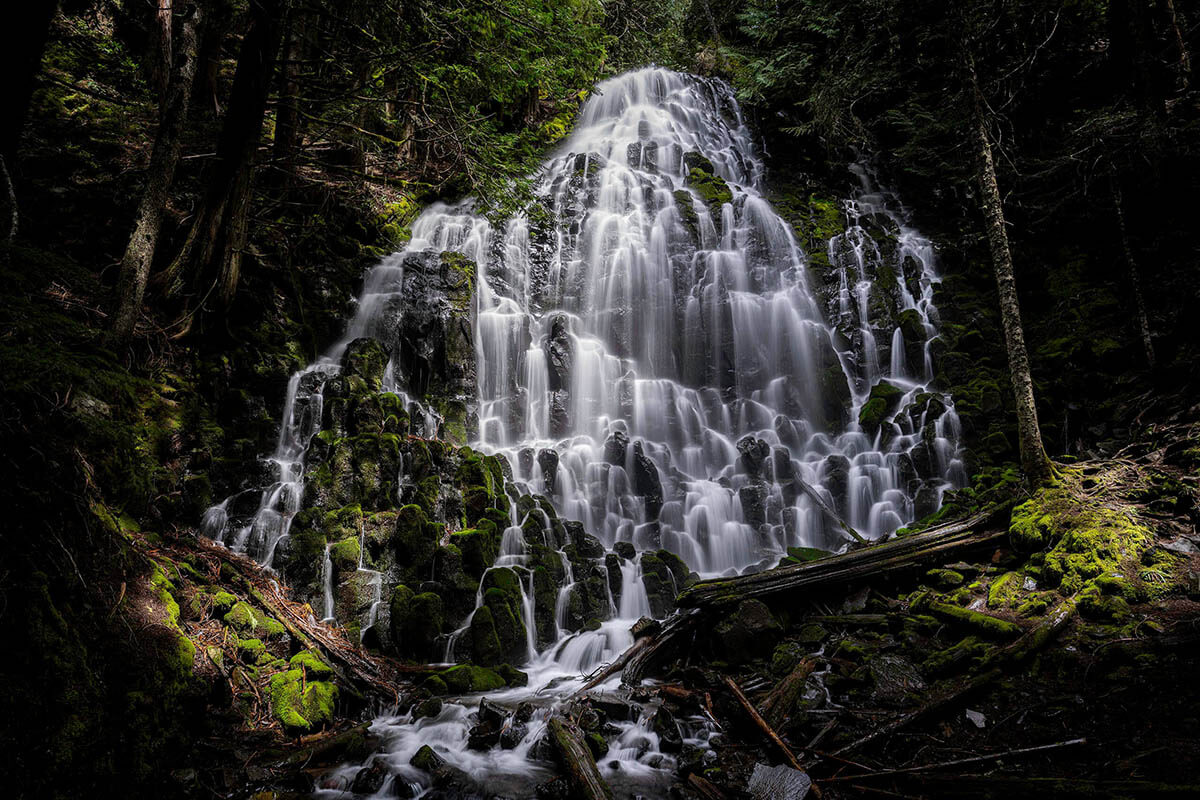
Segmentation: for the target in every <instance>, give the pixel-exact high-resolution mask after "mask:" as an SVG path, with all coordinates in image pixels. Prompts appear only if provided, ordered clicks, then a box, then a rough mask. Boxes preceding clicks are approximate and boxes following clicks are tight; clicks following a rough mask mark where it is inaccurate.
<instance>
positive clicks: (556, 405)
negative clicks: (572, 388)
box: [550, 389, 571, 436]
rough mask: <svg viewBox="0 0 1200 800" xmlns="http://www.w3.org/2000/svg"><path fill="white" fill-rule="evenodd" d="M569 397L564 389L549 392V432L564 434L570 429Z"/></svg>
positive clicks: (557, 434)
mask: <svg viewBox="0 0 1200 800" xmlns="http://www.w3.org/2000/svg"><path fill="white" fill-rule="evenodd" d="M569 402H570V400H569V397H568V396H567V390H566V389H556V390H554V391H552V392H550V432H551V433H553V434H554V435H555V436H564V435H566V433H567V432H568V431H570V429H571V414H570V410H569V409H570V406H569Z"/></svg>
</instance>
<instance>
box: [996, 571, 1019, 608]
mask: <svg viewBox="0 0 1200 800" xmlns="http://www.w3.org/2000/svg"><path fill="white" fill-rule="evenodd" d="M1024 580H1025V579H1024V578H1023V577H1022V576H1021V574H1020V573H1018V572H1006V573H1004V574H1003V575H1001V576H999V577H998V578H994V579H993V580H992V582H991V584H990V585H989V586H988V599H987V604H988V608H997V609H999V608H1008V607H1009V606H1011V605H1012V604H1013V601H1014V600H1016V599H1017V594H1018V593H1019V592H1020V591H1021V586H1022V584H1023V583H1024Z"/></svg>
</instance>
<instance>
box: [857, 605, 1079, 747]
mask: <svg viewBox="0 0 1200 800" xmlns="http://www.w3.org/2000/svg"><path fill="white" fill-rule="evenodd" d="M1074 615H1075V603H1074V602H1072V601H1070V600H1064V601H1063V602H1061V603H1059V604H1058V605H1057V606H1055V608H1054V610H1053V611H1051V612H1050V613H1049V614H1047V615H1046V616H1045V617H1044V618H1043V619H1042V620H1041V622H1039V623H1038V624H1037V625H1036V626H1035V627H1033V628H1031V629H1030V630H1029V631H1027V632H1026V633H1025V634H1024V635H1023V636H1022V637H1021V638H1020V639H1017V641H1015V642H1013V643H1012V644H1009V645H1007V646H1005V647H1002V648H1000V649H999V650H997V651H996V652H994V653H993V654H992V655H991V656H989V657H988V658H987V659H985V660H984V662H983V663H982V664H981V665H980V669H982V670H986V671H985V672H982V673H980V674H979V675H976V676H974V677H972V678H968V679H967V680H965V681H961V682H959V683H956V684H953V685H951V686H949V687H946V688H944V689H942V690H941V691H935V692H934V693H933V696H932V697H931V698H930V699H929V700H928V701H926V702H925V703H924V704H923V705H922V706H921V707H920V708H917V709H916V710H914V711H910V712H909V713H907V714H904V715H903V716H900V717H897V718H896V719H894V720H892V721H891V722H889V723H887V724H886V725H881V726H879V727H878V728H876V729H875V730H873V731H872V732H871V733H869V734H867V735H866V736H863V737H862V738H860V739H858V740H856V741H854V742H851V743H850V744H848V745H846V746H845V747H843V748H841V749H840V750H837V751H835V752H834V755H841V754H843V753H849V752H852V751H854V750H857V749H859V748H860V747H863V746H864V745H867V744H870V743H871V742H873V741H875V740H876V739H879V738H882V737H885V736H889V735H891V734H893V733H895V732H896V731H898V730H900V729H901V728H905V727H907V726H908V725H911V724H912V723H913V722H916V721H917V720H919V719H923V718H924V717H927V716H928V715H929V714H932V713H933V712H935V711H938V710H939V709H942V708H944V707H945V706H947V705H949V704H950V703H952V702H954V701H955V700H957V699H959V698H960V697H963V696H964V695H967V694H970V693H971V692H973V691H975V690H976V689H979V688H981V687H983V686H987V685H988V684H989V683H991V682H992V681H995V680H997V679H998V678H1000V677H1001V676H1003V675H1004V674H1005V672H1006V670H1004V669H1002V666H1004V665H1008V664H1013V663H1016V662H1018V661H1022V660H1024V659H1025V658H1026V657H1027V656H1029V655H1030V654H1032V653H1034V652H1035V651H1037V650H1039V649H1040V648H1041V647H1042V646H1043V645H1045V644H1046V643H1047V642H1049V641H1050V640H1051V639H1052V638H1054V636H1056V635H1057V634H1058V633H1059V632H1060V631H1061V630H1062V629H1063V628H1064V627H1065V626H1066V624H1067V623H1068V622H1070V621H1071V619H1072V618H1073V617H1074Z"/></svg>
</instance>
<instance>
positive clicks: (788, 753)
mask: <svg viewBox="0 0 1200 800" xmlns="http://www.w3.org/2000/svg"><path fill="white" fill-rule="evenodd" d="M725 685H726V686H728V687H729V691H730V692H732V693H733V696H734V698H735V699H736V700H737V701H738V705H740V706H741V707H742V710H743V711H745V712H746V716H748V717H749V718H750V721H751V722H753V723H754V724H755V725H756V726H757V727H758V729H759V730H760V731H762V734H763V736H765V737H766V738H767V739H768V740H769V741H770V742H771V744H773V745H775V749H777V750H778V751H779V753H780V754H781V755H782V756H783V759H784V761H786V762H787V764H788V766H789V767H791V768H792V769H794V770H797V771H799V772H806V771H807V770H805V769H804V767H803V766H801V764H800V761H799V760H798V759H797V758H796V755H795V753H793V752H792V749H791V748H790V747H788V746H787V742H785V741H783V739H781V738H780V736H779V734H778V733H776V732H775V729H774V728H772V727H771V726H770V725H768V724H767V721H766V720H765V719H763V718H762V716H761V715H760V714H759V713H758V710H757V709H756V708H755V707H754V706H753V705H752V704H751V703H750V701H749V700H747V699H746V695H744V694H742V689H741V687H740V686H738V685H737V681H735V680H734V679H733V678H731V677H729V676H728V675H726V676H725ZM812 792H813V794H814V795H815V796H817V797H820V796H821V791H820V790H819V789H818V788H817V786H816V784H813V787H812Z"/></svg>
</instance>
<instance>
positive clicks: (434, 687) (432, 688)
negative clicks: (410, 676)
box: [421, 675, 450, 696]
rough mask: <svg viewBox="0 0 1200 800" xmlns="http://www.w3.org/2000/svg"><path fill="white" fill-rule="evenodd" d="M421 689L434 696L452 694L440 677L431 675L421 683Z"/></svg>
mask: <svg viewBox="0 0 1200 800" xmlns="http://www.w3.org/2000/svg"><path fill="white" fill-rule="evenodd" d="M421 688H422V689H424V690H425V691H427V692H429V693H430V694H432V695H435V696H436V695H445V694H449V693H450V689H449V687H447V686H446V682H445V681H444V680H442V679H441V677H440V676H438V675H430V676H429V677H428V678H426V679H425V680H423V681H421Z"/></svg>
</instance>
